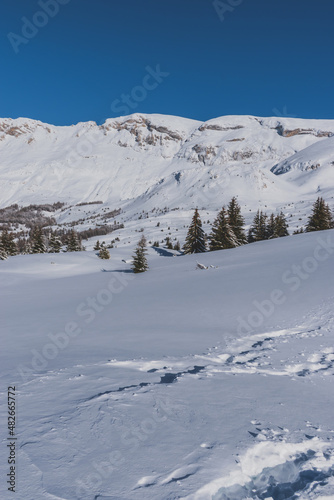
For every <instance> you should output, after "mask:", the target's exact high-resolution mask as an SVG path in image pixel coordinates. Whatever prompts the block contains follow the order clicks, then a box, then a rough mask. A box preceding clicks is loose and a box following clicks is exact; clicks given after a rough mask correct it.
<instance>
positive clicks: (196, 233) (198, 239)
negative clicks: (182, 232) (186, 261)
mask: <svg viewBox="0 0 334 500" xmlns="http://www.w3.org/2000/svg"><path fill="white" fill-rule="evenodd" d="M183 251H184V253H185V254H190V253H202V252H205V251H206V244H205V235H204V231H203V229H202V221H201V218H200V216H199V213H198V209H197V208H196V209H195V213H194V215H193V218H192V222H191V224H190V226H189V229H188V233H187V236H186V241H185V244H184V245H183Z"/></svg>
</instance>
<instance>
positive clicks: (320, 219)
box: [306, 197, 333, 233]
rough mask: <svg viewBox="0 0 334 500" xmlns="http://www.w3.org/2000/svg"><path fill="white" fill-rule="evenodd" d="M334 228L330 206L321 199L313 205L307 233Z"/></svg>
mask: <svg viewBox="0 0 334 500" xmlns="http://www.w3.org/2000/svg"><path fill="white" fill-rule="evenodd" d="M332 227H333V215H332V212H331V210H330V208H329V205H327V204H326V203H325V200H324V199H323V198H321V197H319V198H318V199H317V201H316V202H315V203H314V205H313V209H312V214H311V215H310V217H309V219H308V223H307V226H306V232H308V233H309V232H311V231H323V230H325V229H331V228H332Z"/></svg>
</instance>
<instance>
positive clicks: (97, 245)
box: [94, 240, 101, 250]
mask: <svg viewBox="0 0 334 500" xmlns="http://www.w3.org/2000/svg"><path fill="white" fill-rule="evenodd" d="M100 248H101V246H100V241H99V240H97V242H96V243H95V245H94V250H100Z"/></svg>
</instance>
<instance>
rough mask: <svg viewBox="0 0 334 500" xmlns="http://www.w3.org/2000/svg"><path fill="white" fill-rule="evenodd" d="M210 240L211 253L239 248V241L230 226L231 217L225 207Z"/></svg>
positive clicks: (217, 219)
mask: <svg viewBox="0 0 334 500" xmlns="http://www.w3.org/2000/svg"><path fill="white" fill-rule="evenodd" d="M209 240H210V251H212V250H224V249H226V248H235V247H237V246H238V239H237V237H236V235H235V234H234V231H233V229H232V228H231V226H230V224H229V217H228V214H227V212H226V210H225V207H223V208H222V209H221V211H220V212H219V214H218V216H217V218H216V219H215V221H214V222H213V225H212V229H211V234H210V236H209Z"/></svg>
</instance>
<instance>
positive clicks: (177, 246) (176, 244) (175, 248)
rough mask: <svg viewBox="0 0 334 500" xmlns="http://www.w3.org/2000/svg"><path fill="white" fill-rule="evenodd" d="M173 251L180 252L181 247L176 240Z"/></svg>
mask: <svg viewBox="0 0 334 500" xmlns="http://www.w3.org/2000/svg"><path fill="white" fill-rule="evenodd" d="M174 250H177V251H178V252H179V251H180V250H181V245H180V242H179V240H177V242H176V243H175V245H174Z"/></svg>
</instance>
